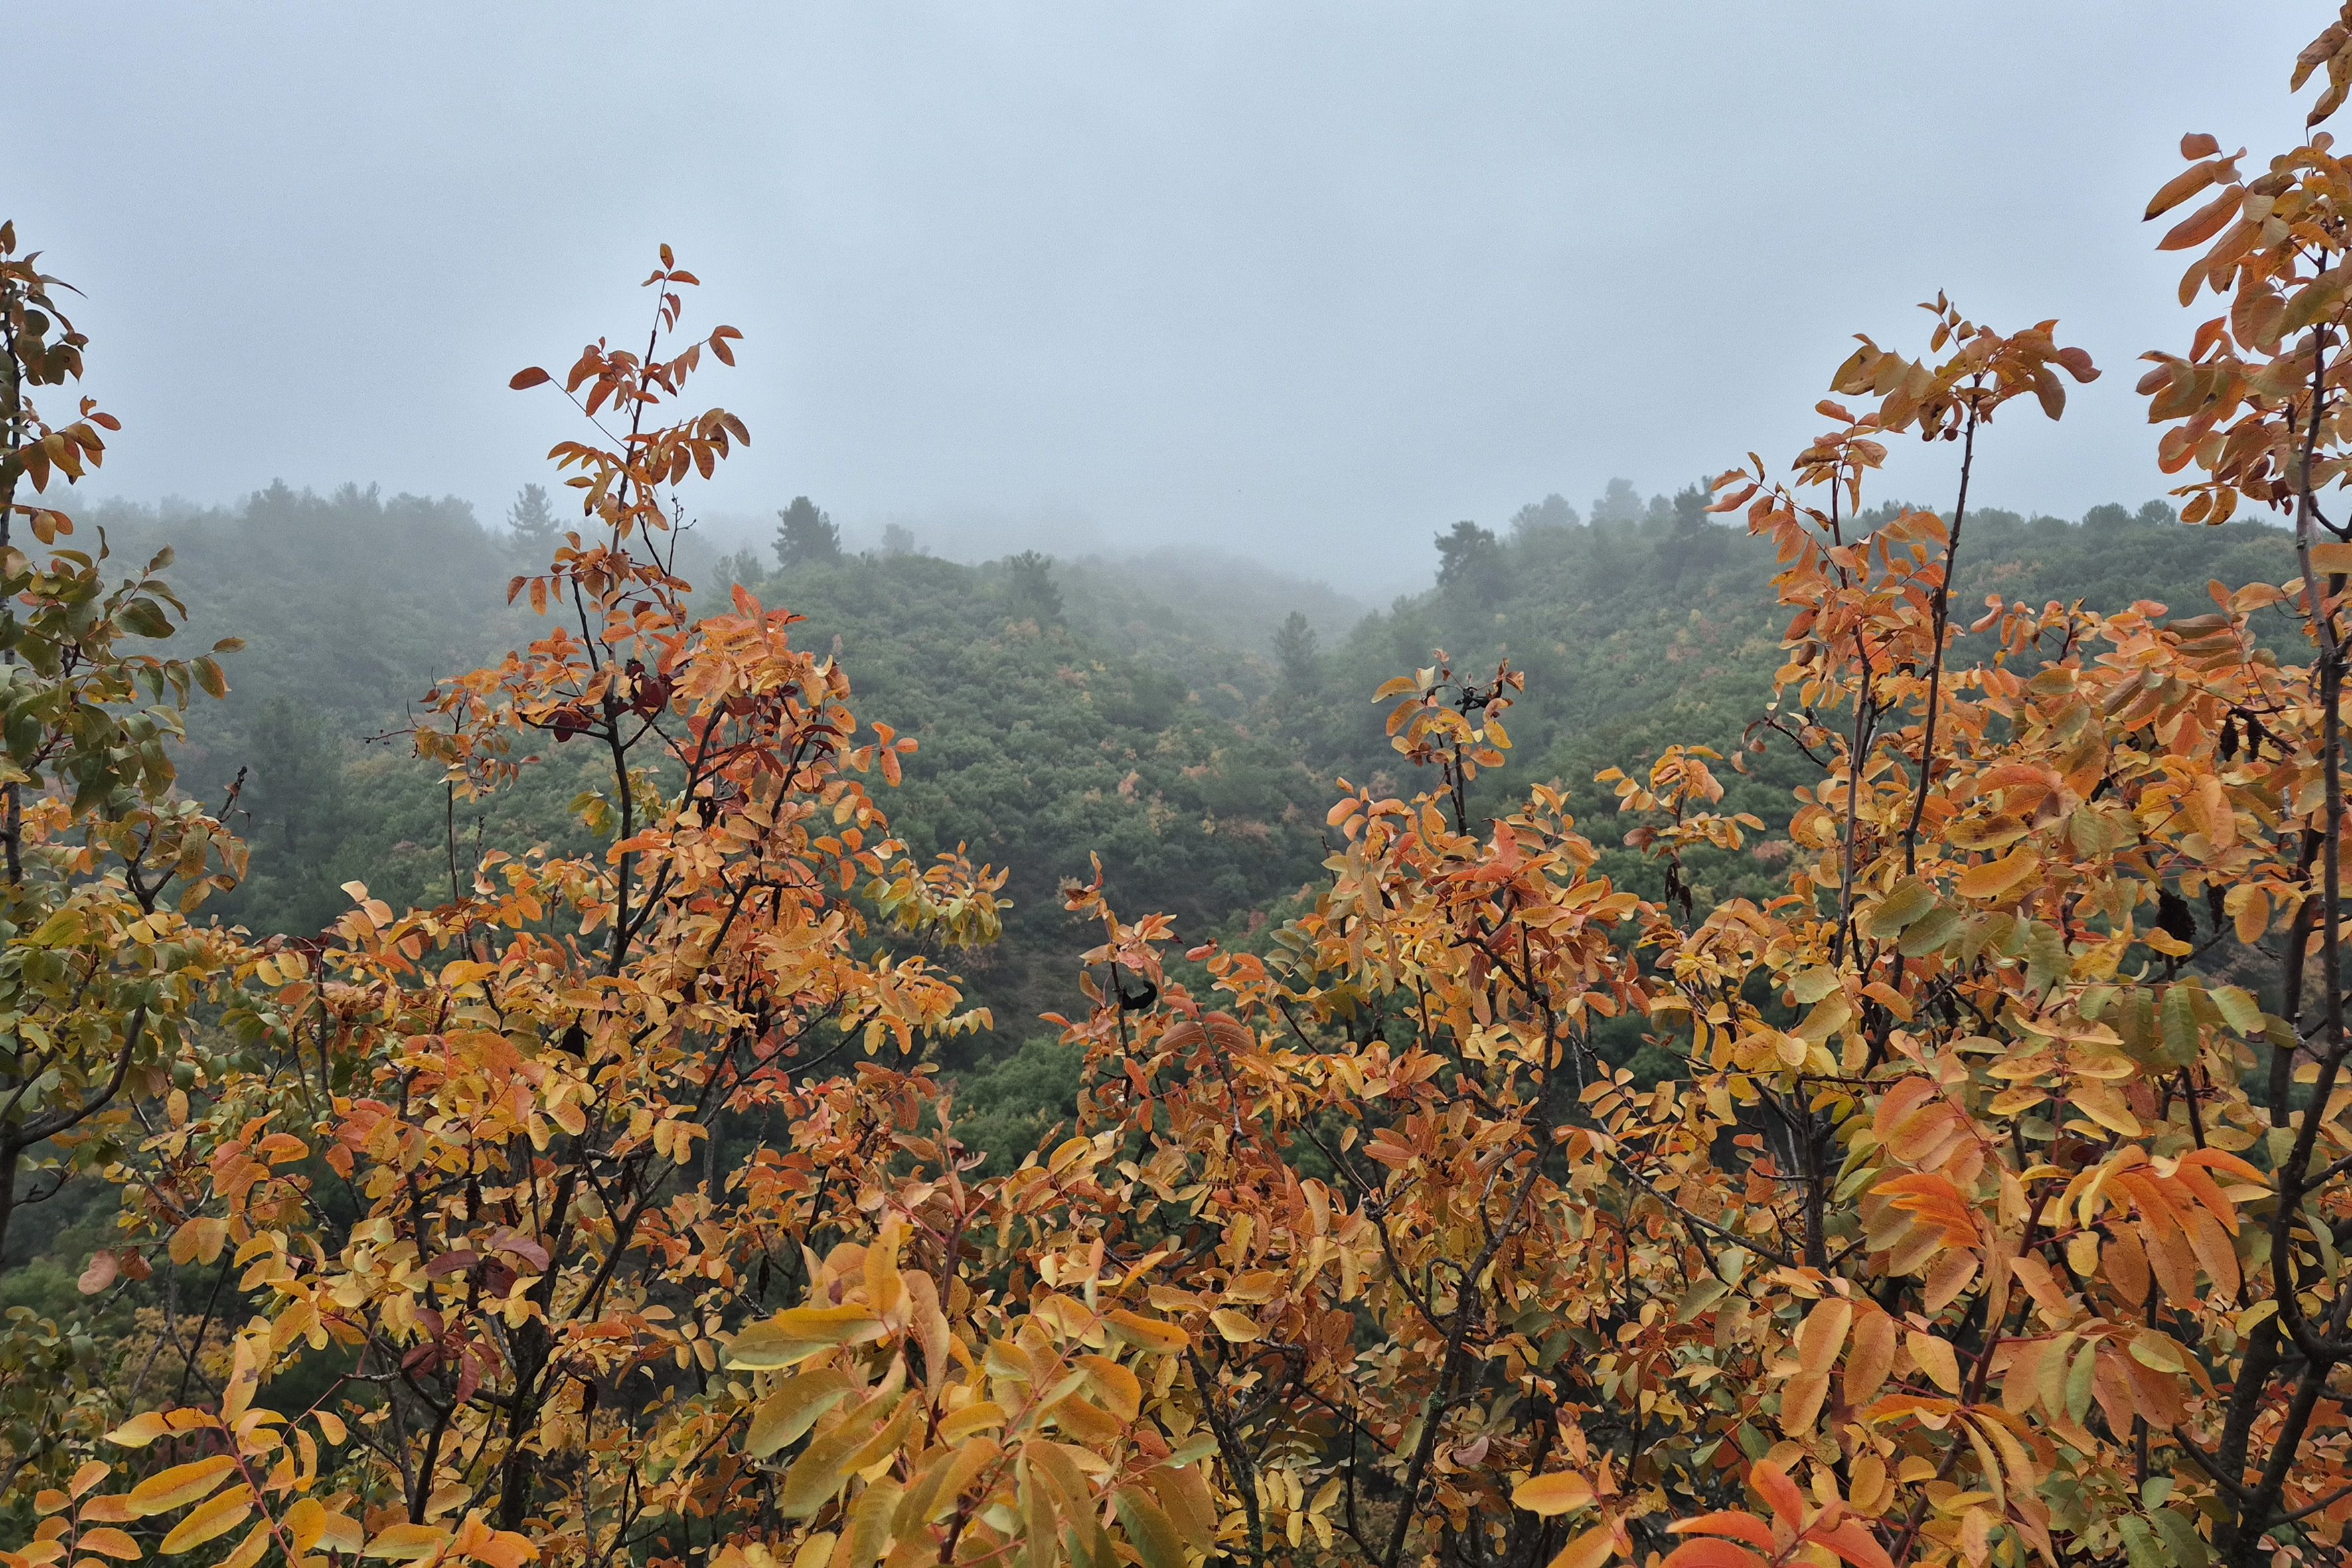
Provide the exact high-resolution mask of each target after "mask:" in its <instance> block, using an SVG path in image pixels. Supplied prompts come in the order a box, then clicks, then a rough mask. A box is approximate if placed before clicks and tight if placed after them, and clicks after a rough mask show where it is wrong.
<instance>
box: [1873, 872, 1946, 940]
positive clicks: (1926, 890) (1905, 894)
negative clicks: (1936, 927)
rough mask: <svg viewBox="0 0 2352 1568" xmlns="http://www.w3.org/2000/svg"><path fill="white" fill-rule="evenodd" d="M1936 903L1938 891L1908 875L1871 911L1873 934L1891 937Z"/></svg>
mask: <svg viewBox="0 0 2352 1568" xmlns="http://www.w3.org/2000/svg"><path fill="white" fill-rule="evenodd" d="M1935 904H1936V891H1935V889H1932V888H1930V887H1928V886H1927V883H1925V882H1923V881H1921V880H1920V879H1918V878H1916V877H1906V878H1904V879H1903V880H1901V881H1900V882H1897V883H1895V887H1894V889H1892V890H1891V891H1889V892H1888V893H1887V895H1886V897H1885V898H1884V899H1881V900H1879V902H1878V907H1877V908H1876V909H1874V910H1872V911H1871V913H1870V931H1871V934H1872V935H1873V936H1877V937H1890V936H1894V935H1895V934H1896V933H1897V932H1899V931H1902V930H1903V928H1904V927H1906V926H1907V925H1909V924H1910V923H1911V922H1912V921H1916V920H1917V919H1918V918H1919V917H1920V916H1921V915H1924V914H1926V913H1927V911H1928V910H1930V909H1933V908H1934V907H1935Z"/></svg>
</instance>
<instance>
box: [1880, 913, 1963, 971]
mask: <svg viewBox="0 0 2352 1568" xmlns="http://www.w3.org/2000/svg"><path fill="white" fill-rule="evenodd" d="M1959 931H1960V911H1959V910H1956V909H1954V908H1952V907H1951V906H1950V905H1949V904H1938V905H1937V906H1936V907H1935V908H1934V909H1932V910H1928V911H1927V913H1926V914H1924V915H1922V916H1920V917H1919V919H1918V920H1916V921H1913V922H1912V924H1911V926H1910V928H1909V929H1908V930H1906V931H1905V932H1904V933H1903V940H1902V942H1900V943H1898V944H1897V945H1896V948H1895V951H1896V952H1900V953H1901V954H1902V955H1903V956H1904V957H1906V958H1923V957H1925V956H1926V955H1927V954H1928V953H1931V952H1937V951H1939V950H1940V949H1941V948H1942V947H1943V946H1944V944H1945V943H1946V942H1950V941H1951V940H1952V938H1954V937H1955V936H1958V934H1959Z"/></svg>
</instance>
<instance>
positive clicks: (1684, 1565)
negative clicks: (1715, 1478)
mask: <svg viewBox="0 0 2352 1568" xmlns="http://www.w3.org/2000/svg"><path fill="white" fill-rule="evenodd" d="M1553 1568H1559V1564H1558V1563H1557V1562H1555V1563H1554V1564H1553ZM1660 1568H1764V1560H1763V1559H1762V1558H1760V1557H1759V1556H1757V1555H1756V1553H1754V1552H1750V1551H1748V1548H1746V1547H1745V1546H1734V1545H1733V1544H1732V1543H1731V1542H1728V1541H1726V1540H1724V1539H1722V1538H1721V1537H1720V1536H1714V1535H1702V1536H1700V1537H1699V1538H1698V1539H1697V1540H1696V1541H1685V1542H1683V1543H1682V1544H1681V1545H1680V1546H1677V1547H1675V1549H1674V1550H1673V1551H1672V1552H1667V1553H1666V1560H1665V1562H1664V1563H1662V1564H1660Z"/></svg>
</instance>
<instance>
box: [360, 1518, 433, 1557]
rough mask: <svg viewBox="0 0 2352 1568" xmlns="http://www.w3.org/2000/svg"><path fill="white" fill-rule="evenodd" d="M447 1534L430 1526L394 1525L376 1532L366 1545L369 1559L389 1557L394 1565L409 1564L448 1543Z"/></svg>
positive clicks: (431, 1553) (428, 1555)
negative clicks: (374, 1536)
mask: <svg viewBox="0 0 2352 1568" xmlns="http://www.w3.org/2000/svg"><path fill="white" fill-rule="evenodd" d="M448 1541H449V1532H448V1531H446V1530H442V1529H440V1528H438V1527H436V1526H434V1525H430V1524H395V1525H393V1526H391V1527H390V1528H389V1529H386V1530H383V1531H378V1532H377V1534H376V1538H375V1539H374V1540H373V1541H371V1542H368V1543H367V1555H368V1556H370V1557H389V1558H391V1559H393V1560H394V1562H396V1563H410V1562H414V1561H415V1560H416V1559H417V1558H419V1557H430V1556H432V1555H433V1554H434V1553H435V1552H438V1551H440V1550H441V1548H442V1547H443V1546H445V1545H446V1544H447V1543H448Z"/></svg>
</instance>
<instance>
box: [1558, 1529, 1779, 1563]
mask: <svg viewBox="0 0 2352 1568" xmlns="http://www.w3.org/2000/svg"><path fill="white" fill-rule="evenodd" d="M1691 1544H1692V1545H1694V1546H1696V1545H1699V1544H1701V1543H1700V1542H1691ZM1616 1550H1617V1532H1616V1531H1615V1530H1613V1529H1612V1528H1611V1527H1610V1526H1608V1525H1605V1524H1602V1525H1596V1526H1594V1527H1593V1528H1592V1529H1591V1530H1588V1531H1585V1532H1584V1533H1583V1534H1582V1535H1580V1536H1578V1537H1577V1538H1576V1539H1575V1540H1573V1541H1571V1542H1569V1543H1568V1544H1567V1545H1565V1546H1563V1547H1561V1548H1560V1549H1559V1556H1557V1557H1554V1558H1553V1559H1552V1560H1551V1568H1601V1564H1602V1563H1606V1562H1608V1561H1609V1558H1610V1556H1611V1554H1612V1553H1613V1552H1615V1551H1616ZM1731 1550H1732V1551H1734V1552H1738V1551H1739V1548H1738V1547H1737V1546H1734V1547H1732V1548H1731ZM1741 1555H1743V1556H1745V1555H1746V1553H1744V1552H1742V1553H1741ZM1754 1563H1755V1559H1754V1558H1749V1559H1748V1563H1738V1564H1731V1563H1726V1564H1724V1565H1723V1568H1750V1565H1751V1564H1754Z"/></svg>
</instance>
